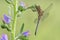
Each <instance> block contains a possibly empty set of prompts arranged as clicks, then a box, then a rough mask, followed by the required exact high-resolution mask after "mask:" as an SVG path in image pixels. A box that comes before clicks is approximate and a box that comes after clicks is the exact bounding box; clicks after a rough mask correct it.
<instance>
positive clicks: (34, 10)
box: [27, 5, 37, 12]
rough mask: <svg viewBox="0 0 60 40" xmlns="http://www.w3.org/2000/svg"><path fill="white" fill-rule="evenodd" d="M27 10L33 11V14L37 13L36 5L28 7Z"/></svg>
mask: <svg viewBox="0 0 60 40" xmlns="http://www.w3.org/2000/svg"><path fill="white" fill-rule="evenodd" d="M27 9H31V10H32V11H33V12H36V11H37V10H36V7H35V5H33V6H30V7H27Z"/></svg>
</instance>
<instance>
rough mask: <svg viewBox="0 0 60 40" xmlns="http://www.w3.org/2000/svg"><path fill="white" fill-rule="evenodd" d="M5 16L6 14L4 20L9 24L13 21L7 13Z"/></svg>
mask: <svg viewBox="0 0 60 40" xmlns="http://www.w3.org/2000/svg"><path fill="white" fill-rule="evenodd" d="M3 16H4V18H3V21H4V22H5V23H7V24H9V23H10V22H11V19H10V17H9V16H7V15H6V14H4V15H3Z"/></svg>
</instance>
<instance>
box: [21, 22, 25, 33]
mask: <svg viewBox="0 0 60 40" xmlns="http://www.w3.org/2000/svg"><path fill="white" fill-rule="evenodd" d="M23 29H24V23H23V24H22V26H21V29H20V33H22V32H23Z"/></svg>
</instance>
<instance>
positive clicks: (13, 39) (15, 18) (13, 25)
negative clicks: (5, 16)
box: [11, 0, 17, 40]
mask: <svg viewBox="0 0 60 40" xmlns="http://www.w3.org/2000/svg"><path fill="white" fill-rule="evenodd" d="M16 1H17V0H14V18H13V19H14V21H13V24H12V30H11V31H12V33H11V36H12V37H11V40H15V30H16V29H15V28H16V20H17V17H16V16H17V12H16Z"/></svg>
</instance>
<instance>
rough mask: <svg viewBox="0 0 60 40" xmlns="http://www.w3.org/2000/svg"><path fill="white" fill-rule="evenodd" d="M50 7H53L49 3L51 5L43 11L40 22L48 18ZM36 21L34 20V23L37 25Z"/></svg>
mask: <svg viewBox="0 0 60 40" xmlns="http://www.w3.org/2000/svg"><path fill="white" fill-rule="evenodd" d="M52 5H53V3H51V4H50V5H49V6H48V7H47V8H46V9H45V10H44V13H43V16H42V18H41V20H42V21H43V20H44V19H46V18H47V17H48V16H49V11H50V10H51V8H52ZM37 20H38V19H37V18H36V19H35V20H34V23H37Z"/></svg>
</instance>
